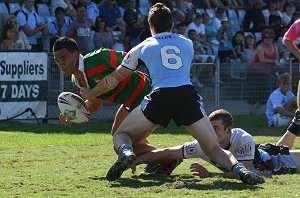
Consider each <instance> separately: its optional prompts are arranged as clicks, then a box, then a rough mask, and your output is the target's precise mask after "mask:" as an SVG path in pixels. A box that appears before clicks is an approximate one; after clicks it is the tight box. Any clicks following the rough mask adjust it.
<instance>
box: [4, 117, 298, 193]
mask: <svg viewBox="0 0 300 198" xmlns="http://www.w3.org/2000/svg"><path fill="white" fill-rule="evenodd" d="M234 122H235V127H241V128H243V129H245V130H246V131H248V132H249V133H251V134H252V135H253V136H254V138H255V140H256V142H257V143H264V142H272V143H275V142H276V141H277V140H278V139H279V137H280V136H281V135H282V134H283V133H284V132H285V128H268V127H267V124H266V123H267V121H266V119H265V117H264V116H263V115H259V116H236V117H234ZM111 124H112V123H87V124H77V125H72V126H62V125H50V124H43V125H41V126H38V125H36V124H23V123H19V122H0V197H159V198H161V197H300V191H299V187H298V186H299V179H300V176H299V174H295V175H273V176H272V177H268V178H266V183H264V184H261V185H256V186H251V185H246V184H243V183H242V182H240V181H237V180H234V179H224V178H206V179H201V178H199V177H196V176H193V175H192V173H191V172H190V170H189V167H190V165H191V164H192V163H193V162H201V163H203V164H204V165H205V167H207V168H208V169H209V170H211V171H218V170H217V169H216V168H215V167H213V166H211V165H209V164H207V163H205V162H203V161H201V160H198V159H189V160H184V161H183V162H182V164H181V165H180V166H179V167H177V168H176V169H175V170H174V172H173V173H172V175H171V176H169V177H166V176H160V177H158V176H149V175H148V176H142V175H140V174H139V172H140V171H141V170H142V169H143V167H144V166H143V165H141V166H138V167H137V172H136V173H135V174H132V173H131V172H130V171H126V172H125V173H124V174H123V175H122V178H121V179H120V180H117V181H115V182H108V181H106V180H105V175H106V173H107V170H108V169H109V168H110V166H111V165H112V164H113V163H114V162H115V160H116V158H117V156H116V155H115V153H114V151H113V149H112V147H113V145H112V137H111V135H110V127H111ZM192 139H193V138H192V137H191V136H190V135H188V134H187V133H186V132H185V129H184V128H182V127H180V128H177V127H176V126H175V125H174V124H173V123H171V124H170V126H169V127H168V128H159V129H158V130H156V131H155V132H154V134H152V135H151V136H150V137H149V141H150V142H151V143H153V144H154V145H156V146H157V147H167V146H175V145H180V144H182V143H184V142H186V141H190V140H192ZM294 148H295V149H297V148H298V149H299V148H300V142H299V138H297V139H296V141H295V144H294Z"/></svg>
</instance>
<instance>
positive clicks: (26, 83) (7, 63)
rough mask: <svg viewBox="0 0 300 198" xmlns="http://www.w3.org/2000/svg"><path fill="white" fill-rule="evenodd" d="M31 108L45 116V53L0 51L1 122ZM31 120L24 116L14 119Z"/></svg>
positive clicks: (29, 114)
mask: <svg viewBox="0 0 300 198" xmlns="http://www.w3.org/2000/svg"><path fill="white" fill-rule="evenodd" d="M27 108H31V109H32V110H33V112H34V113H35V114H36V117H38V118H45V117H46V109H47V54H46V53H44V52H41V53H40V52H39V53H29V52H0V120H4V119H7V118H11V117H14V116H16V115H18V114H20V113H22V112H24V110H26V109H27ZM28 118H33V117H32V115H31V113H30V112H28V113H24V114H23V115H20V116H18V117H16V119H28Z"/></svg>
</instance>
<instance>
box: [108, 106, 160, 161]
mask: <svg viewBox="0 0 300 198" xmlns="http://www.w3.org/2000/svg"><path fill="white" fill-rule="evenodd" d="M128 114H129V111H128V110H126V109H125V107H124V106H123V105H121V106H120V107H119V109H118V111H117V113H116V116H115V120H114V123H113V126H112V131H111V133H112V135H114V134H115V132H116V131H117V129H118V127H119V126H120V125H121V123H122V122H123V120H124V119H125V118H126V117H127V115H128ZM132 147H133V150H134V153H135V154H136V155H140V154H144V153H147V152H150V151H152V150H155V149H156V148H155V147H154V146H153V145H151V144H150V143H149V142H148V140H147V139H143V140H141V141H139V142H133V143H132ZM116 153H118V152H117V151H116Z"/></svg>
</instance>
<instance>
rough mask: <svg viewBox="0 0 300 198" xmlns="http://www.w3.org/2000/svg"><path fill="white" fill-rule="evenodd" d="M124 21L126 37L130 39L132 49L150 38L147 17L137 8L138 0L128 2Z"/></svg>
mask: <svg viewBox="0 0 300 198" xmlns="http://www.w3.org/2000/svg"><path fill="white" fill-rule="evenodd" d="M123 19H124V21H125V24H126V26H127V28H126V35H127V36H129V37H130V48H132V47H134V46H136V45H137V44H139V43H140V42H141V41H143V40H144V39H145V38H147V37H149V36H150V30H149V27H148V23H147V17H146V16H144V15H143V14H142V12H141V10H140V9H139V8H138V7H137V6H136V0H127V8H126V9H125V11H124V15H123Z"/></svg>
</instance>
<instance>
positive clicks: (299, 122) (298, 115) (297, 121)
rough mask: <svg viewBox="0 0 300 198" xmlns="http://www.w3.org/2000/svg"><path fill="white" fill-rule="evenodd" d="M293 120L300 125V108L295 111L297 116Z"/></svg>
mask: <svg viewBox="0 0 300 198" xmlns="http://www.w3.org/2000/svg"><path fill="white" fill-rule="evenodd" d="M293 122H295V123H296V124H298V125H300V109H297V110H296V111H295V117H294V119H293Z"/></svg>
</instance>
